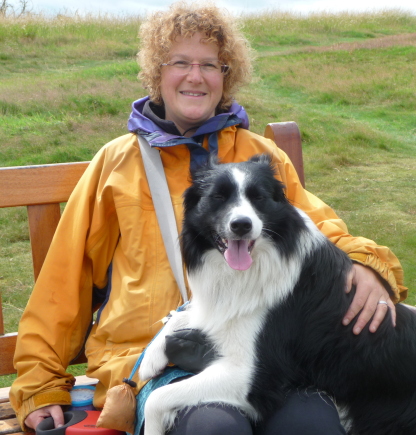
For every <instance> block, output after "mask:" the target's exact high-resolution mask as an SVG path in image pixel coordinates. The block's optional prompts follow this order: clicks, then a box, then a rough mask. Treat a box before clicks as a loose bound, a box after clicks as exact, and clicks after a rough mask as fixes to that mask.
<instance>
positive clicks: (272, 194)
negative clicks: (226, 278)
mask: <svg viewBox="0 0 416 435" xmlns="http://www.w3.org/2000/svg"><path fill="white" fill-rule="evenodd" d="M233 166H238V167H239V168H240V169H241V171H243V172H244V173H245V174H246V176H247V179H248V180H249V182H248V183H247V188H246V195H247V198H248V199H249V201H250V203H251V205H252V206H253V208H254V209H255V210H256V212H257V214H258V216H259V217H260V219H261V220H262V221H263V223H264V231H263V234H262V235H263V236H264V237H267V238H268V239H269V240H270V241H271V243H273V245H274V246H275V248H276V252H277V251H278V252H280V254H281V255H283V256H284V257H285V258H286V259H287V260H289V261H294V262H299V261H300V260H299V257H298V255H297V254H296V251H297V249H298V248H299V246H298V244H299V243H301V237H300V235H301V234H302V233H303V232H305V231H309V230H308V228H307V226H306V225H305V220H304V218H303V217H302V216H301V215H300V214H299V213H298V211H297V210H296V209H295V208H294V207H293V206H292V205H291V204H289V202H288V201H287V199H286V198H285V194H284V188H283V185H282V184H281V183H280V182H279V181H277V180H276V178H275V171H274V169H273V167H271V165H270V159H269V158H268V157H265V156H260V157H255V158H253V159H252V160H251V161H249V162H244V163H240V164H227V165H218V164H216V163H215V162H214V161H212V160H211V162H210V163H209V164H208V165H207V166H206V167H203V168H200V169H198V170H197V171H196V172H194V173H193V175H192V177H193V184H192V186H191V187H190V188H189V189H188V190H187V192H186V193H185V202H184V206H185V213H184V226H183V232H182V250H183V254H184V260H185V263H186V267H187V270H188V272H189V274H192V273H193V272H194V271H195V270H197V269H199V268H202V267H204V258H205V257H204V254H205V253H206V252H207V251H209V250H213V249H219V247H218V240H217V235H216V234H215V231H213V228H214V227H215V225H214V224H215V222H217V221H218V219H219V220H221V219H222V216H223V215H224V213H226V212H227V209H228V207H229V206H230V204H232V202H233V200H234V199H235V198H234V195H235V186H234V185H233V181H232V179H230V177H228V175H227V171H228V170H229V169H230V167H233ZM255 249H256V248H255V247H254V250H255ZM253 258H254V257H253ZM253 261H255V260H253ZM351 265H352V263H351V261H350V259H349V258H348V256H347V255H346V254H345V253H344V252H342V251H341V250H340V249H338V248H337V247H335V246H334V245H333V244H332V243H330V242H329V241H328V240H326V241H325V242H323V243H321V244H320V245H319V247H317V248H316V249H313V251H312V252H310V253H309V254H308V255H307V256H306V258H304V259H302V262H301V263H299V264H298V267H299V268H300V269H301V270H300V277H299V279H298V281H297V283H296V285H295V286H294V288H293V289H292V290H291V291H290V294H289V295H288V297H286V298H285V299H284V300H283V301H282V302H279V303H278V304H277V305H275V306H273V307H271V308H270V309H268V311H267V313H266V320H265V322H264V324H263V327H262V330H261V332H260V334H258V336H257V339H256V356H255V360H256V363H255V368H254V377H253V379H252V383H251V387H250V393H249V396H248V400H249V402H250V403H251V404H252V405H253V407H254V408H255V409H256V410H257V412H258V413H259V415H260V416H261V418H263V419H264V418H267V417H268V416H269V415H271V414H272V413H274V412H275V411H276V409H277V408H279V407H280V406H282V404H283V403H284V400H285V395H286V393H287V391H289V390H297V389H306V388H314V389H316V390H319V391H324V392H326V393H327V394H329V395H330V396H331V397H333V398H334V400H335V402H336V403H337V405H340V406H343V407H345V408H346V410H347V411H348V417H349V419H350V420H351V421H352V427H351V429H350V430H351V433H353V434H360V435H415V434H416V316H415V315H414V314H413V313H412V312H411V311H410V310H409V309H408V308H406V307H404V306H402V305H400V304H399V305H397V306H396V310H397V322H396V327H393V326H392V319H391V315H390V313H388V314H387V316H386V317H385V319H384V321H383V322H382V324H381V325H380V327H379V329H378V330H377V332H376V333H370V332H369V330H368V325H367V327H366V328H365V329H364V330H363V332H362V333H361V334H359V335H354V334H353V333H352V328H353V326H354V322H352V323H351V324H350V325H349V326H343V324H342V319H343V317H344V315H345V313H346V311H347V309H348V307H349V305H350V303H351V301H352V298H353V295H354V291H351V292H350V293H348V294H347V293H346V292H345V286H346V276H347V274H348V272H349V270H350V269H351ZM248 272H250V270H248V271H244V272H242V273H248ZM252 294H253V298H256V288H253V289H252Z"/></svg>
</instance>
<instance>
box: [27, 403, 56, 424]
mask: <svg viewBox="0 0 416 435" xmlns="http://www.w3.org/2000/svg"><path fill="white" fill-rule="evenodd" d="M47 417H52V418H53V421H54V423H55V427H60V426H63V425H64V413H63V411H62V408H61V406H60V405H50V406H45V407H44V408H39V409H37V410H36V411H33V412H31V413H30V414H29V415H28V416H27V417H26V420H25V425H26V426H27V427H30V428H32V429H35V430H36V426H37V425H38V424H39V423H40V422H41V421H43V420H44V419H45V418H47Z"/></svg>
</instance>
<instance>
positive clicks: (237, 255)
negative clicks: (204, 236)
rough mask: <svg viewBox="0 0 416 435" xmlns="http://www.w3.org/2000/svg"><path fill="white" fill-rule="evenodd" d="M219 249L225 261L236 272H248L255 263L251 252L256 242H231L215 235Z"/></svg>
mask: <svg viewBox="0 0 416 435" xmlns="http://www.w3.org/2000/svg"><path fill="white" fill-rule="evenodd" d="M213 237H214V241H215V243H216V245H217V249H218V250H219V251H220V252H221V254H223V255H224V259H225V261H226V262H227V263H228V265H229V266H230V267H231V268H233V269H235V270H247V269H248V268H249V267H250V266H251V264H252V263H253V259H252V258H251V251H252V250H253V247H254V243H255V240H244V239H242V240H231V239H224V238H222V237H220V235H219V234H217V233H213Z"/></svg>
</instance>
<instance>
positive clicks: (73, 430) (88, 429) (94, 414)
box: [65, 411, 125, 435]
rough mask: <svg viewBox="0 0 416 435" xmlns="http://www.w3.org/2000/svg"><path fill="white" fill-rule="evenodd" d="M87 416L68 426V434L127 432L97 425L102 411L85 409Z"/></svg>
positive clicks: (113, 433) (100, 434) (112, 434)
mask: <svg viewBox="0 0 416 435" xmlns="http://www.w3.org/2000/svg"><path fill="white" fill-rule="evenodd" d="M85 412H86V413H87V417H86V418H85V419H84V420H82V421H80V422H78V423H76V424H74V425H72V426H68V427H67V428H66V431H65V434H66V435H120V434H124V433H125V432H121V431H119V430H115V429H107V428H105V427H97V426H96V423H97V420H98V417H99V416H100V413H101V411H85Z"/></svg>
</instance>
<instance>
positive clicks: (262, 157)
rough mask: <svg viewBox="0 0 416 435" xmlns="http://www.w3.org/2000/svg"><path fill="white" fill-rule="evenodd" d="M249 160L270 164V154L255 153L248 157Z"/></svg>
mask: <svg viewBox="0 0 416 435" xmlns="http://www.w3.org/2000/svg"><path fill="white" fill-rule="evenodd" d="M249 162H254V163H260V164H266V165H271V163H272V156H271V155H270V154H256V155H254V156H252V157H251V158H250V159H249Z"/></svg>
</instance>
